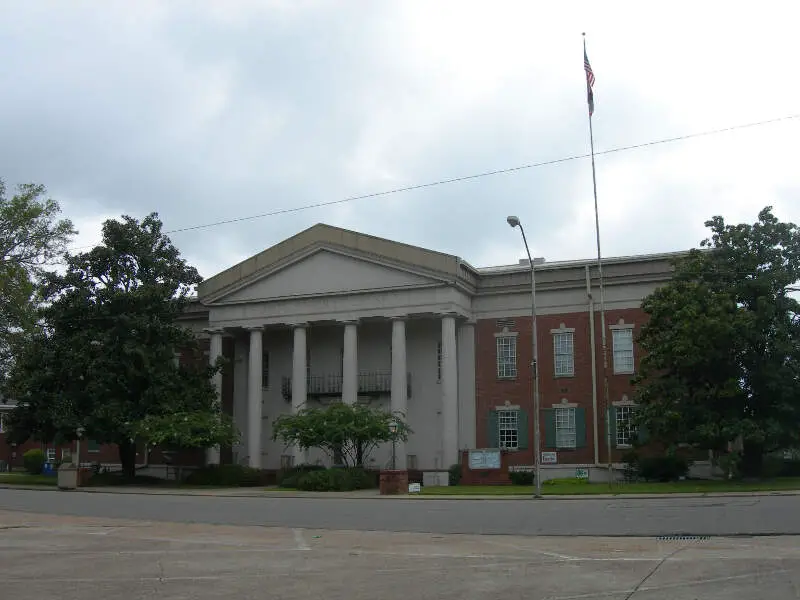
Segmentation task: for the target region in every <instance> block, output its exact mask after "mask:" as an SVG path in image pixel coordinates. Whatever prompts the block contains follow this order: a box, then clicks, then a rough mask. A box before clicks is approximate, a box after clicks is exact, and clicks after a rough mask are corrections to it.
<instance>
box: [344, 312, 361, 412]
mask: <svg viewBox="0 0 800 600" xmlns="http://www.w3.org/2000/svg"><path fill="white" fill-rule="evenodd" d="M356 400H358V321H345V323H344V357H343V360H342V402H344V403H345V404H351V405H352V404H355V403H356Z"/></svg>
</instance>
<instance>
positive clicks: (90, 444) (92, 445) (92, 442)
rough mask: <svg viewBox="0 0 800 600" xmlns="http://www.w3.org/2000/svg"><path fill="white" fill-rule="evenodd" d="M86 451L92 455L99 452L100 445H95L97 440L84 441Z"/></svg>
mask: <svg viewBox="0 0 800 600" xmlns="http://www.w3.org/2000/svg"><path fill="white" fill-rule="evenodd" d="M86 445H87V451H88V452H91V453H92V454H94V453H95V452H100V444H98V443H97V440H86Z"/></svg>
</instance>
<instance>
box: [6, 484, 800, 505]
mask: <svg viewBox="0 0 800 600" xmlns="http://www.w3.org/2000/svg"><path fill="white" fill-rule="evenodd" d="M0 489H11V490H27V491H47V492H59V491H70V492H79V493H83V494H128V495H138V496H189V497H191V496H195V497H203V498H263V499H272V498H306V499H309V498H311V499H337V500H412V501H426V500H427V501H429V500H462V501H463V500H473V501H475V500H481V501H483V500H505V501H509V500H516V501H521V500H526V501H530V500H534V499H535V498H534V497H533V496H532V495H526V494H514V495H507V496H506V495H478V494H476V495H469V494H463V495H462V494H458V495H457V494H448V495H441V496H439V495H435V494H429V495H428V494H403V495H400V494H398V495H392V496H381V495H378V494H375V495H354V494H348V493H347V492H344V493H340V492H316V493H314V492H312V493H309V494H302V493H296V492H270V491H253V492H250V493H247V492H243V491H239V490H236V489H235V488H227V489H229V490H230V491H224V490H223V489H216V490H202V489H193V490H180V489H176V490H156V489H147V488H135V489H124V488H114V487H110V486H109V487H107V488H106V487H92V488H76V489H74V490H60V489H59V488H58V486H55V485H52V486H51V485H14V484H0ZM768 496H800V490H776V491H763V492H694V493H692V492H687V493H682V492H676V493H672V494H624V493H623V494H571V495H546V496H543V497H542V498H540V499H539V500H540V501H547V500H658V499H669V498H758V497H768Z"/></svg>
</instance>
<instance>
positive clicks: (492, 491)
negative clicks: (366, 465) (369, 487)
mask: <svg viewBox="0 0 800 600" xmlns="http://www.w3.org/2000/svg"><path fill="white" fill-rule="evenodd" d="M780 490H800V477H786V478H783V479H773V480H769V481H700V480H692V481H675V482H671V483H657V482H653V483H617V484H614V485H611V486H609V485H608V484H607V483H572V482H569V483H557V484H555V485H544V484H543V485H542V494H543V495H546V496H562V495H563V496H577V495H592V494H674V493H709V492H765V491H780ZM533 492H534V487H533V486H526V485H459V486H441V487H438V486H437V487H423V488H422V494H423V495H426V496H462V495H463V496H523V495H525V496H527V495H532V494H533Z"/></svg>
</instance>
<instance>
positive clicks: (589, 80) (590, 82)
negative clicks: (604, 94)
mask: <svg viewBox="0 0 800 600" xmlns="http://www.w3.org/2000/svg"><path fill="white" fill-rule="evenodd" d="M583 70H584V71H586V101H587V102H588V103H589V116H590V117H591V116H592V115H593V114H594V92H592V86H594V71H592V65H590V64H589V57H588V56H587V55H586V48H584V49H583Z"/></svg>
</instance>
